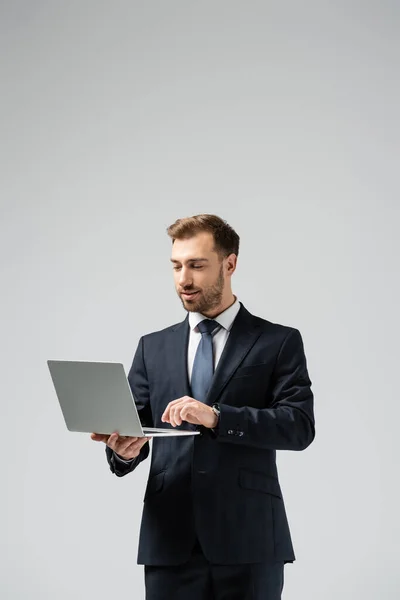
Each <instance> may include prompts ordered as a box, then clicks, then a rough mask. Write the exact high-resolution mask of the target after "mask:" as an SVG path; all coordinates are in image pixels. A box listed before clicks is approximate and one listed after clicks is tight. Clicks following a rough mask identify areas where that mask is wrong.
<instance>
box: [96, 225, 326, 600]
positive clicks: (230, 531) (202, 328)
mask: <svg viewBox="0 0 400 600" xmlns="http://www.w3.org/2000/svg"><path fill="white" fill-rule="evenodd" d="M167 232H168V235H169V236H170V238H171V240H172V255H171V262H172V268H173V274H174V280H175V287H176V291H177V293H178V296H179V298H180V299H181V301H182V304H183V307H184V309H185V310H186V311H187V315H186V318H185V319H184V321H182V322H181V323H178V324H176V325H173V326H171V327H167V328H166V329H164V330H162V331H158V332H155V333H150V334H148V335H144V336H142V337H141V338H140V340H139V344H138V347H137V350H136V353H135V356H134V359H133V363H132V367H131V369H130V371H129V375H128V379H129V384H130V386H131V388H132V392H133V396H134V398H135V401H136V404H137V408H138V412H139V415H140V419H141V422H142V424H143V425H144V426H149V427H163V426H164V427H168V428H172V427H174V428H177V429H182V430H190V429H196V430H198V431H199V432H200V434H199V435H194V436H184V437H176V436H172V437H161V438H157V437H155V438H154V439H153V442H152V443H153V452H152V455H151V465H150V472H149V478H148V482H147V487H146V491H145V495H144V504H143V515H142V523H141V529H140V539H139V550H138V557H137V562H138V564H143V565H144V577H145V587H146V599H147V600H279V599H280V598H281V594H282V589H283V585H284V565H285V563H290V562H293V561H294V560H295V554H294V551H293V546H292V541H291V536H290V531H289V526H288V521H287V517H286V511H285V505H284V500H283V496H282V491H281V488H280V484H279V479H278V472H277V466H276V450H304V449H305V448H307V447H308V446H309V445H310V444H311V442H312V441H313V439H314V435H315V429H314V412H313V393H312V391H311V381H310V378H309V375H308V371H307V363H306V358H305V354H304V348H303V342H302V338H301V335H300V333H299V331H298V330H297V329H295V328H293V327H287V326H283V325H278V324H275V323H272V322H270V321H267V320H265V319H263V318H260V317H257V316H254V315H252V314H250V312H249V311H248V310H246V308H245V307H244V305H243V304H242V303H241V302H240V301H239V299H238V298H237V297H236V296H235V295H234V294H233V293H232V286H231V278H232V275H233V273H234V272H235V269H236V265H237V258H238V254H239V236H238V234H237V233H236V232H235V231H234V230H233V229H232V227H231V226H230V225H228V224H227V223H226V221H224V220H222V219H221V218H219V217H218V216H216V215H209V214H204V215H196V216H193V217H188V218H183V219H178V220H177V221H176V222H175V223H174V224H173V225H171V226H170V227H169V228H168V230H167ZM256 284H257V282H255V286H256ZM92 439H93V440H95V441H101V442H104V443H105V444H106V446H105V450H106V456H107V460H108V463H109V465H110V469H111V471H112V472H113V473H115V475H116V476H118V477H122V476H125V475H127V474H128V473H130V472H132V471H133V470H134V469H136V467H138V465H139V464H140V463H141V462H142V461H143V460H145V459H146V458H147V457H148V455H149V444H148V440H149V438H132V437H123V436H119V435H118V432H115V433H113V434H112V435H110V436H104V435H100V434H96V433H93V434H92Z"/></svg>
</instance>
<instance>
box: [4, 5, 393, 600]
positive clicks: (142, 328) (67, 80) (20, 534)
mask: <svg viewBox="0 0 400 600" xmlns="http://www.w3.org/2000/svg"><path fill="white" fill-rule="evenodd" d="M399 31H400V7H399V4H398V2H395V1H390V0H379V1H378V0H376V1H369V2H368V1H367V2H363V3H361V2H353V1H349V0H346V1H338V2H327V1H318V2H317V1H315V2H310V1H309V2H307V1H305V2H295V1H293V2H287V1H279V2H267V1H261V0H260V1H258V2H254V1H249V0H246V1H244V0H243V1H236V0H229V1H224V2H222V1H218V0H213V1H208V0H202V1H201V2H194V1H190V0H185V1H184V0H181V1H173V0H169V1H148V2H144V1H142V2H138V1H128V0H126V1H123V0H113V1H112V2H105V1H100V0H96V1H95V0H69V1H64V2H63V1H61V0H54V1H51V0H47V1H45V0H36V1H32V2H31V1H29V0H24V1H22V0H2V1H1V2H0V32H1V41H0V61H1V72H0V85H1V93H0V127H1V131H0V144H1V156H0V165H1V178H0V186H1V189H0V192H1V199H0V256H1V273H0V275H1V280H0V281H1V296H0V297H1V329H0V332H1V335H0V340H1V378H0V386H1V389H0V403H1V404H0V411H1V413H0V415H1V433H2V435H1V438H2V439H1V446H2V466H1V476H0V477H1V479H0V481H1V495H0V503H1V507H0V508H1V523H0V531H1V535H0V541H1V557H0V558H1V563H0V564H1V569H0V596H1V598H2V599H3V598H4V600H17V599H18V600H20V599H21V600H25V599H27V598H30V599H32V600H39V599H40V600H48V599H54V598H57V599H58V600H67V599H68V600H69V599H71V598H76V599H82V600H83V599H87V598H96V600H108V599H109V598H135V599H136V598H144V580H143V567H142V566H138V565H137V564H136V556H137V543H138V532H139V525H140V519H141V510H142V501H143V493H144V486H145V483H146V480H147V474H148V469H149V465H150V460H147V461H146V462H145V463H142V464H141V465H140V467H139V468H138V469H137V470H136V471H135V472H134V473H133V474H130V475H129V476H127V477H125V478H122V479H118V478H116V477H115V476H113V475H112V474H111V472H110V470H109V468H108V465H107V463H106V458H105V452H104V445H103V444H98V443H95V442H93V441H91V439H90V436H89V435H86V434H77V433H70V432H68V431H67V429H66V427H65V423H64V421H63V417H62V413H61V410H60V407H59V405H58V401H57V398H56V396H55V392H54V388H53V387H52V382H51V379H50V376H49V373H48V371H47V365H46V360H47V359H48V358H58V359H77V360H115V361H122V362H123V363H124V365H125V367H126V369H129V367H130V364H131V361H132V358H133V355H134V352H135V350H136V347H137V343H138V341H139V337H140V336H141V335H144V334H146V333H149V332H151V331H156V330H159V329H162V328H164V327H167V326H169V325H172V324H174V323H177V322H179V321H181V320H183V319H184V318H185V316H186V313H185V311H184V310H183V308H182V305H181V302H180V300H179V298H178V297H177V295H176V292H175V289H174V285H173V273H172V268H171V265H170V263H169V258H170V252H171V242H170V239H169V238H168V236H167V234H166V228H167V227H168V226H169V225H170V224H171V223H173V222H174V221H175V220H176V219H178V218H180V217H185V216H190V215H194V214H199V213H203V212H208V213H213V214H217V215H219V216H220V217H222V218H223V219H225V220H227V221H228V223H229V224H230V225H232V227H234V228H235V230H236V231H237V232H238V234H239V235H240V238H241V247H240V252H239V260H238V267H237V271H236V273H235V274H234V277H233V280H232V284H233V291H234V293H235V294H236V295H237V296H238V298H239V299H240V300H241V301H242V302H243V304H244V305H245V306H246V308H247V309H248V310H249V311H250V312H251V313H253V314H255V315H258V316H260V317H263V318H265V319H268V320H271V321H274V322H278V323H283V324H285V325H290V326H293V327H296V328H298V329H299V330H300V332H301V333H302V336H303V340H304V345H305V350H306V355H307V359H308V367H309V373H310V376H311V379H312V381H313V391H314V394H315V414H316V424H317V435H316V438H315V441H314V443H313V444H312V445H311V446H310V447H309V448H308V449H307V450H306V451H304V452H300V453H294V452H280V453H278V466H279V473H280V479H281V484H282V488H283V492H284V496H285V501H286V507H287V512H288V517H289V522H290V526H291V531H292V536H293V543H294V547H295V551H296V555H297V561H296V562H295V563H294V564H293V565H288V566H287V567H286V572H285V573H286V574H285V578H286V584H285V591H284V599H285V600H314V599H315V600H319V599H321V598H324V599H325V600H337V599H338V598H340V599H341V600H396V599H398V597H399V595H400V571H399V568H398V559H399V555H400V543H399V534H400V526H399V511H398V507H399V505H400V494H399V453H398V437H399V434H398V431H399V418H400V409H399V401H400V400H399V384H398V372H399V358H400V356H399V354H400V353H399V334H400V331H399V314H398V308H399V305H400V298H399V282H398V278H399V265H398V257H399V255H400V247H399V194H400V185H399V170H400V168H399V159H400V131H399V130H400V126H399V106H400V93H399V90H400V84H399V73H400V41H399V40H400V36H399ZM255 518H256V515H255ZM180 526H181V524H180V523H179V522H177V523H176V528H177V529H178V528H179V527H180Z"/></svg>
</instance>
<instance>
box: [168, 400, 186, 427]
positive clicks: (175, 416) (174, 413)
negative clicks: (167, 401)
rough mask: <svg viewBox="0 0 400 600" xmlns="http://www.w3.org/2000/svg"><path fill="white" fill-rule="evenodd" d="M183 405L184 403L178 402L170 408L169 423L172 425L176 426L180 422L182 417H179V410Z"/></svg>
mask: <svg viewBox="0 0 400 600" xmlns="http://www.w3.org/2000/svg"><path fill="white" fill-rule="evenodd" d="M183 406H184V405H182V404H178V405H176V406H174V407H173V408H172V409H171V419H170V423H171V425H172V426H173V427H176V426H178V425H181V424H182V419H181V417H180V414H181V410H182V409H183Z"/></svg>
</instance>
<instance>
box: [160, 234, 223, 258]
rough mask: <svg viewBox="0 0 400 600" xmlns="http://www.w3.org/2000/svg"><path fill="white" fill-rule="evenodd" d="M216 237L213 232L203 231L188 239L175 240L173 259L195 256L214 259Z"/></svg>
mask: <svg viewBox="0 0 400 600" xmlns="http://www.w3.org/2000/svg"><path fill="white" fill-rule="evenodd" d="M213 247H214V239H213V236H212V234H211V233H208V232H202V233H198V234H197V235H195V236H193V237H191V238H188V239H187V240H175V241H174V243H173V245H172V254H171V260H179V261H187V260H190V259H193V258H207V259H209V260H211V259H212V257H213V255H215V256H217V254H216V252H214V251H213Z"/></svg>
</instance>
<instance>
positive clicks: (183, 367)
mask: <svg viewBox="0 0 400 600" xmlns="http://www.w3.org/2000/svg"><path fill="white" fill-rule="evenodd" d="M260 335H261V331H260V329H259V327H258V324H257V320H256V319H255V317H254V316H253V315H252V314H250V313H249V312H248V311H247V310H246V309H245V307H244V306H243V304H242V303H241V302H240V310H239V312H238V314H237V316H236V318H235V320H234V322H233V325H232V329H231V331H230V334H229V336H228V340H227V342H226V344H225V347H224V349H223V351H222V355H221V358H220V360H219V362H218V366H217V368H216V370H215V373H214V377H213V380H212V384H211V387H210V389H209V392H208V394H207V397H206V399H205V404H208V405H210V406H211V405H212V404H213V403H214V402H216V401H217V399H218V396H219V394H220V393H221V392H222V390H223V389H224V387H225V386H226V384H227V383H228V381H229V379H230V378H231V377H232V375H233V373H234V371H235V370H236V369H237V368H238V366H239V365H240V363H241V362H242V360H243V359H244V357H245V356H246V354H248V352H249V351H250V349H251V348H252V346H253V345H254V344H255V342H256V340H257V339H258V338H259V337H260ZM171 342H172V343H171V355H170V357H169V359H170V360H171V365H173V372H174V373H175V374H176V386H177V389H178V390H182V396H190V395H191V389H190V383H189V377H188V370H187V352H188V344H189V315H187V316H186V319H185V320H184V321H182V323H180V324H179V325H177V326H176V327H175V329H173V330H172V339H171Z"/></svg>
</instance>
